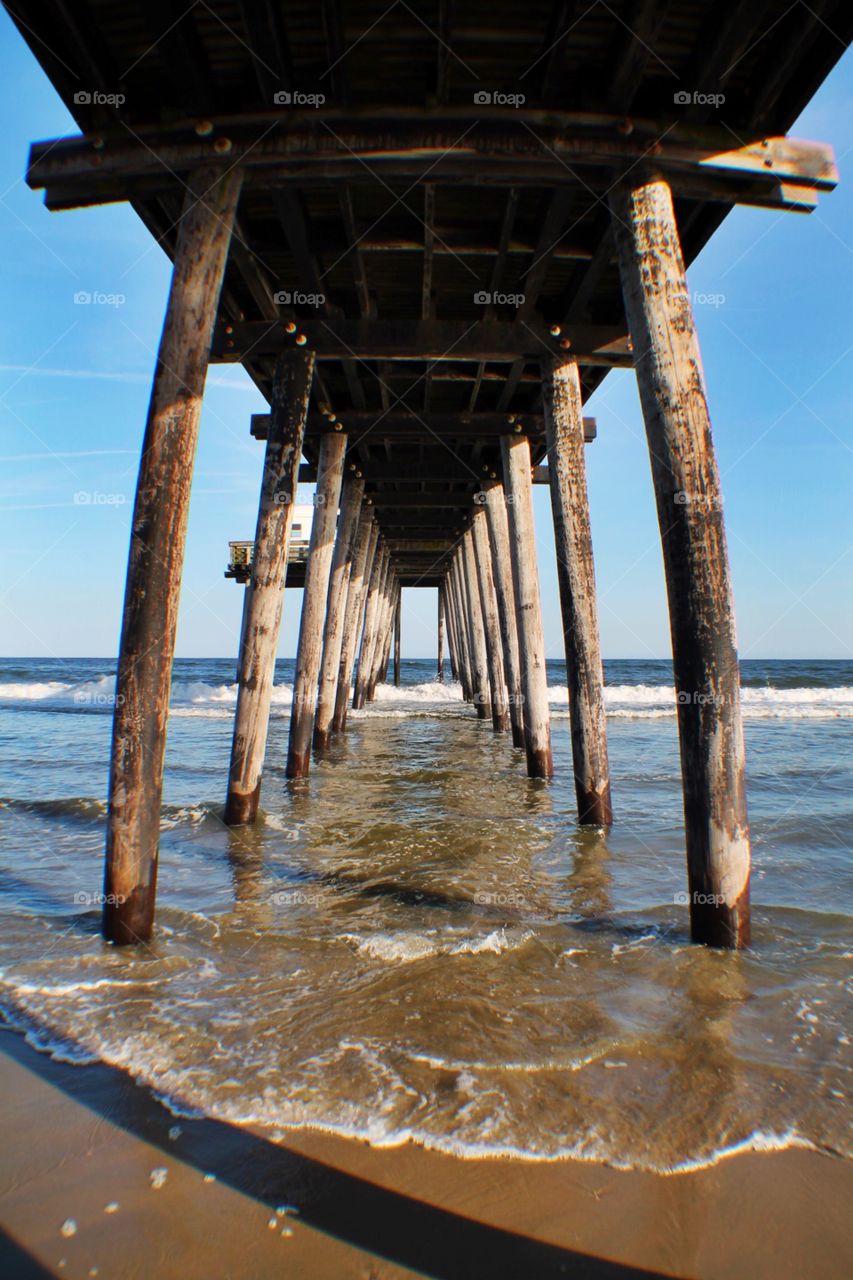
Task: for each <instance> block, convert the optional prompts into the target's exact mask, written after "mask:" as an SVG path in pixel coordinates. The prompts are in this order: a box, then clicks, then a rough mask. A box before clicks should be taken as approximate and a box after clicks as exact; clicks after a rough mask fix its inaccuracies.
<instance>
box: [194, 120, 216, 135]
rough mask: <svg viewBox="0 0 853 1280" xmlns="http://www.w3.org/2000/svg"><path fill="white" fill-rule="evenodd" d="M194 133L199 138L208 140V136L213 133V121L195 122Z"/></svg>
mask: <svg viewBox="0 0 853 1280" xmlns="http://www.w3.org/2000/svg"><path fill="white" fill-rule="evenodd" d="M195 131H196V133H197V134H198V136H199V137H200V138H209V137H210V135H211V134H212V133H213V121H212V120H197V121H196V125H195Z"/></svg>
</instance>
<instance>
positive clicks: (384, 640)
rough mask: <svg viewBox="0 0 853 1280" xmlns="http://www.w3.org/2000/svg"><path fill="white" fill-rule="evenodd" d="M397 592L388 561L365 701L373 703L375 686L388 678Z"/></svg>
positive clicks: (393, 573) (391, 568) (392, 571)
mask: <svg viewBox="0 0 853 1280" xmlns="http://www.w3.org/2000/svg"><path fill="white" fill-rule="evenodd" d="M396 590H397V580H396V572H395V570H394V566H393V564H392V563H391V561H390V558H389V562H388V569H387V573H386V576H385V582H384V584H383V588H382V597H381V600H380V603H379V617H378V620H377V626H376V644H375V647H374V650H373V661H372V663H371V668H370V678H369V680H368V683H367V695H366V700H367V701H368V702H374V701H375V699H376V686H377V684H384V683H385V681H386V680H387V678H388V661H389V658H390V655H391V637H392V632H393V629H394V598H395V595H396Z"/></svg>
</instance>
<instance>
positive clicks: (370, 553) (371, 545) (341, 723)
mask: <svg viewBox="0 0 853 1280" xmlns="http://www.w3.org/2000/svg"><path fill="white" fill-rule="evenodd" d="M378 541H379V526H378V525H377V523H376V521H375V520H374V518H373V516H372V515H371V513H370V508H369V507H365V508H363V510H362V515H361V528H360V530H359V542H358V548H357V551H356V556H355V560H354V562H353V567H352V572H351V574H350V581H349V588H348V590H347V605H346V615H345V617H344V634H343V639H342V640H341V661H340V666H339V668H338V687H337V691H336V693H335V713H334V717H333V719H332V732H333V733H341V732H342V731H343V730H344V729H345V728H346V722H347V707H348V706H349V694H350V681H351V680H352V672H353V667H354V666H355V654H356V649H357V647H358V638H359V634H360V631H361V624H362V619H363V617H364V607H365V604H366V600H367V590H368V585H369V583H370V579H371V574H372V572H373V562H374V558H375V554H376V548H377V544H378Z"/></svg>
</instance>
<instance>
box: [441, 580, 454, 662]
mask: <svg viewBox="0 0 853 1280" xmlns="http://www.w3.org/2000/svg"><path fill="white" fill-rule="evenodd" d="M437 594H438V670H437V672H436V675H437V676H438V680H439V683H440V684H444V583H443V582H442V583H441V585H440V586H439V588H438V593H437ZM450 675H451V677H452V678H453V679H454V680H455V679H456V660H455V658H454V657H453V650H452V648H451V650H450Z"/></svg>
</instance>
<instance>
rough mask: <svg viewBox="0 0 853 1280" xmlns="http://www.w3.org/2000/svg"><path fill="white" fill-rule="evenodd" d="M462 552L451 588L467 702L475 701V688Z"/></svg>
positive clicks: (455, 558) (455, 561) (455, 560)
mask: <svg viewBox="0 0 853 1280" xmlns="http://www.w3.org/2000/svg"><path fill="white" fill-rule="evenodd" d="M461 561H462V552H461V551H460V550H457V551H456V553H455V554H454V556H453V560H452V561H451V565H450V587H451V596H452V601H453V617H454V630H455V631H456V637H457V640H458V643H459V663H460V667H459V681H460V683H461V685H462V696H463V698H464V699H465V701H466V702H473V701H474V686H473V682H472V679H471V649H470V642H469V638H468V612H467V609H466V608H465V600H464V596H463V593H462V570H461Z"/></svg>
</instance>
